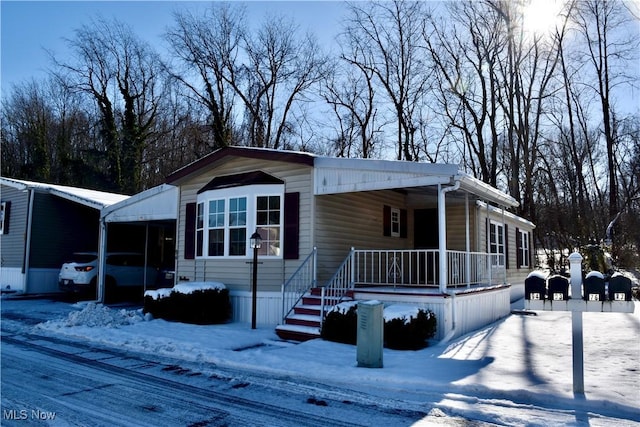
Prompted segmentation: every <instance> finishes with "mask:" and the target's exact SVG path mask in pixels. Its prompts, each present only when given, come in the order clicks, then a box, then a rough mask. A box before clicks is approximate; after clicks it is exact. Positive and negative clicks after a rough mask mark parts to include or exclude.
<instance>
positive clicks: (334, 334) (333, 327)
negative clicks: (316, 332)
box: [320, 301, 358, 344]
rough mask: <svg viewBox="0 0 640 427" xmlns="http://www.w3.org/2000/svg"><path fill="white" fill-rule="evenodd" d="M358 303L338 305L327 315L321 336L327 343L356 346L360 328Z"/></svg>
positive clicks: (351, 302)
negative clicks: (358, 328)
mask: <svg viewBox="0 0 640 427" xmlns="http://www.w3.org/2000/svg"><path fill="white" fill-rule="evenodd" d="M357 309H358V303H357V301H350V302H344V303H340V304H337V305H336V306H334V307H333V308H332V309H331V311H329V312H328V313H327V315H326V316H325V318H324V322H323V324H322V329H321V331H320V335H321V336H322V339H324V340H327V341H334V342H341V343H344V344H355V343H356V340H357V333H358V330H357V327H358V313H357Z"/></svg>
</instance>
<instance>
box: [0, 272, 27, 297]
mask: <svg viewBox="0 0 640 427" xmlns="http://www.w3.org/2000/svg"><path fill="white" fill-rule="evenodd" d="M0 288H1V289H2V291H3V292H6V291H14V292H24V274H23V273H22V268H20V267H2V268H0Z"/></svg>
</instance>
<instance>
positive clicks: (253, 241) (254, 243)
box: [249, 230, 262, 249]
mask: <svg viewBox="0 0 640 427" xmlns="http://www.w3.org/2000/svg"><path fill="white" fill-rule="evenodd" d="M249 245H250V246H251V249H260V247H261V246H262V237H261V236H260V233H258V230H256V232H255V233H253V234H252V235H251V237H249Z"/></svg>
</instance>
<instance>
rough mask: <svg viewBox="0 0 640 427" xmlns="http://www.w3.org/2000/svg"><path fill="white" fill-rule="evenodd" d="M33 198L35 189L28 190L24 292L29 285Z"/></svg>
mask: <svg viewBox="0 0 640 427" xmlns="http://www.w3.org/2000/svg"><path fill="white" fill-rule="evenodd" d="M34 198H35V191H34V190H33V189H30V190H29V208H28V211H27V237H26V239H27V241H26V242H25V247H24V264H23V265H24V283H23V285H24V286H23V287H22V289H24V293H25V294H26V293H27V292H28V289H27V286H28V285H29V260H30V259H31V227H32V226H33V200H34Z"/></svg>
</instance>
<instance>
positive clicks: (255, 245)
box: [249, 230, 262, 329]
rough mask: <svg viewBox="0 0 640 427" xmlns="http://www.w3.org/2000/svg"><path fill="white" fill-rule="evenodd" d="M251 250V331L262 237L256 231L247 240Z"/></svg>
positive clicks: (254, 326)
mask: <svg viewBox="0 0 640 427" xmlns="http://www.w3.org/2000/svg"><path fill="white" fill-rule="evenodd" d="M249 244H250V245H251V249H253V281H252V283H251V329H255V328H256V300H257V294H258V249H260V246H262V237H261V236H260V233H258V230H256V232H255V233H253V234H252V235H251V237H250V238H249Z"/></svg>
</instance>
